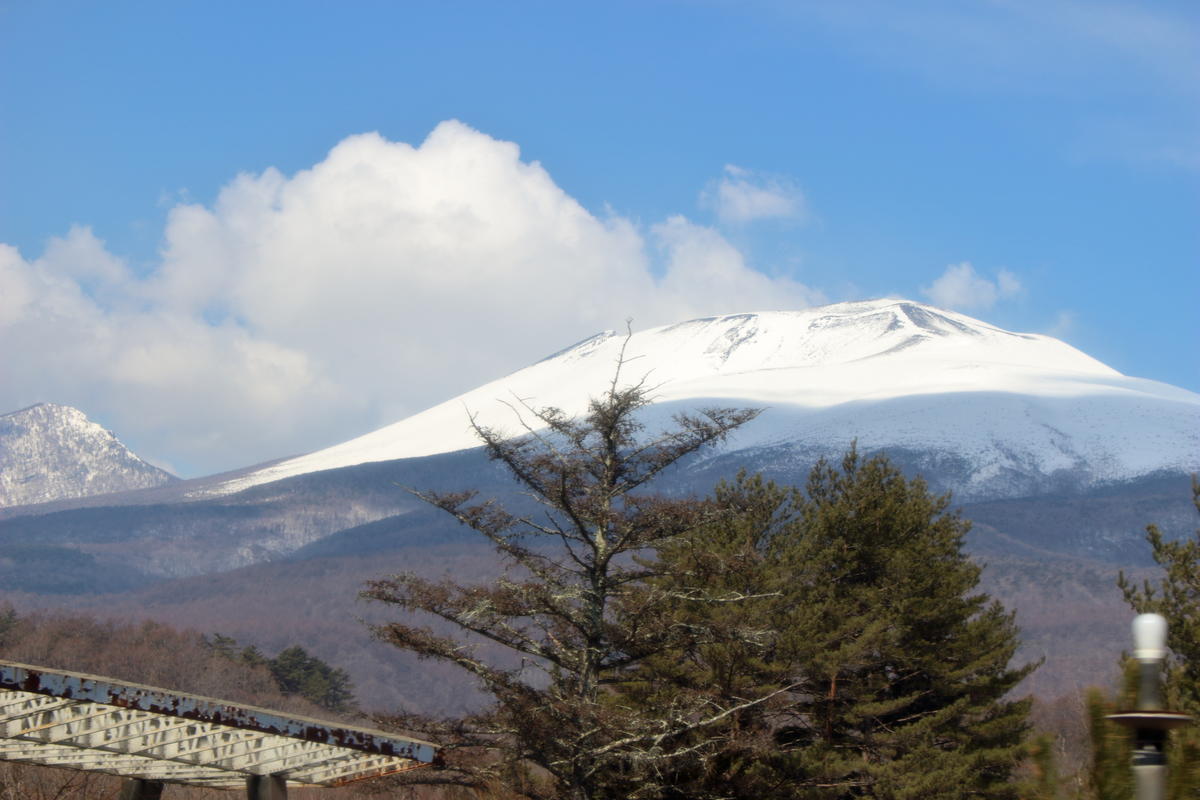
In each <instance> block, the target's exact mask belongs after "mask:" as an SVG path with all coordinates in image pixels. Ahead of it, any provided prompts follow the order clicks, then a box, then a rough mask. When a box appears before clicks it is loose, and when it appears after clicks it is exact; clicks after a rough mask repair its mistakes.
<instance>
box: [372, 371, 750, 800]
mask: <svg viewBox="0 0 1200 800" xmlns="http://www.w3.org/2000/svg"><path fill="white" fill-rule="evenodd" d="M624 363H625V361H624V353H622V356H621V359H620V360H619V361H618V366H617V369H616V372H615V374H614V377H613V380H612V382H611V385H610V386H609V387H608V389H607V391H605V392H604V393H603V394H602V395H601V396H600V397H598V398H595V399H593V400H592V401H591V402H590V404H589V407H588V411H587V413H586V415H584V416H583V417H582V418H579V419H574V418H571V417H568V416H567V415H566V414H564V413H563V412H562V411H561V410H559V409H557V408H534V407H532V406H530V405H529V404H528V403H526V402H523V401H522V402H520V403H517V404H514V414H515V416H516V417H517V419H518V420H519V421H520V423H521V425H522V427H523V434H522V435H520V436H515V437H514V436H506V435H504V434H502V433H500V432H498V431H496V430H494V429H492V428H488V427H484V426H482V425H480V424H478V422H477V421H476V420H474V419H473V420H472V424H473V425H474V427H475V431H476V433H477V434H478V436H479V439H480V440H481V442H482V443H483V444H484V446H485V447H486V449H487V453H488V455H489V456H490V457H491V458H492V459H494V460H496V461H498V462H500V463H501V464H503V465H504V467H506V468H507V470H508V472H509V473H511V475H512V476H513V478H515V479H516V482H517V483H518V484H519V486H520V487H521V489H522V490H523V492H524V494H525V495H526V497H527V498H529V499H530V500H531V501H532V502H531V503H529V504H528V505H529V506H530V507H531V508H532V509H533V510H532V511H529V512H528V513H525V512H518V511H511V510H509V509H507V508H505V507H504V506H502V505H501V504H499V503H498V502H495V501H492V500H485V501H482V502H480V501H478V499H477V498H476V495H475V493H474V492H469V491H467V492H461V493H453V494H434V493H419V492H418V493H417V494H418V496H420V497H421V498H422V499H424V500H426V501H427V502H429V503H431V504H433V505H434V506H437V507H438V508H441V509H443V510H445V511H446V512H447V513H449V514H451V515H453V516H454V517H455V518H456V519H458V520H459V522H461V523H462V524H464V525H467V526H469V527H470V528H472V529H474V530H475V531H477V532H479V533H480V534H482V535H483V536H484V537H486V539H487V540H488V541H489V542H490V543H491V545H492V546H493V547H494V548H495V549H496V550H497V551H498V552H499V553H500V554H501V555H502V556H503V558H504V560H505V563H506V565H507V569H506V571H505V573H504V576H503V577H502V578H501V579H500V580H498V581H496V582H495V583H492V584H488V585H461V584H458V583H455V582H453V581H451V580H441V581H434V580H429V579H426V578H422V577H418V576H416V575H413V574H404V575H398V576H395V577H393V578H390V579H386V580H378V581H373V582H371V583H370V584H368V587H367V588H366V590H365V591H364V592H363V595H364V596H365V597H367V598H370V599H374V600H379V601H382V602H385V603H390V604H393V605H395V606H397V607H398V608H400V609H402V610H404V611H406V612H418V613H423V614H426V615H432V616H433V617H435V618H438V619H440V620H443V621H445V622H448V623H450V626H449V627H450V629H451V630H453V631H454V633H452V634H451V635H445V634H442V633H439V632H436V631H435V630H434V629H433V628H431V627H429V626H427V625H424V624H421V621H420V620H414V619H413V618H412V617H409V618H407V619H406V620H405V621H397V622H393V623H390V624H386V625H381V626H378V627H376V628H375V631H376V634H377V635H378V636H379V637H380V638H381V639H383V640H385V641H388V642H390V643H392V644H394V645H396V646H398V647H401V648H403V649H405V650H410V651H413V652H415V653H417V654H418V655H420V656H423V657H428V658H433V659H437V660H439V661H443V662H448V663H451V664H455V665H457V666H458V667H460V668H462V669H464V670H466V671H467V672H469V673H471V674H472V675H474V676H475V677H476V678H477V679H478V681H479V682H480V684H481V685H482V687H483V688H484V689H485V691H486V692H487V693H488V694H490V696H491V698H492V699H493V703H492V705H491V707H490V708H489V709H488V711H487V712H486V713H485V714H483V715H481V716H480V717H478V718H476V719H474V720H473V721H471V722H470V723H462V722H459V723H455V724H453V725H451V726H442V727H441V729H440V730H431V729H429V728H425V729H424V730H425V731H426V732H427V733H428V734H429V735H433V736H438V735H441V736H443V737H445V736H449V743H450V744H451V747H450V748H449V749H450V751H451V753H452V756H451V758H452V761H453V763H454V764H455V765H456V767H457V769H456V770H454V773H455V774H454V775H453V776H451V775H446V776H443V779H444V780H447V781H452V780H459V781H461V782H463V783H474V784H476V785H480V786H484V785H489V784H491V785H494V783H495V781H496V780H497V779H498V778H499V779H502V780H503V782H504V784H505V785H506V786H507V788H508V790H510V791H516V792H519V793H520V794H521V795H523V796H527V797H564V798H566V797H569V798H574V799H577V800H593V798H601V797H638V796H648V795H652V794H654V791H655V790H654V786H655V785H656V782H655V779H654V776H655V774H656V772H657V771H658V768H659V767H660V766H661V765H662V763H663V761H664V759H669V758H671V757H672V756H673V755H675V754H676V753H675V750H676V749H677V748H678V747H680V746H686V747H693V746H694V744H695V737H694V736H691V737H683V736H682V735H681V734H683V733H684V732H686V731H695V730H698V729H703V728H704V727H705V726H706V725H713V724H714V723H715V722H717V721H719V720H721V719H724V718H725V717H726V716H727V715H728V714H729V713H732V712H731V710H730V709H729V708H722V707H714V706H713V705H712V704H711V702H710V701H708V700H705V702H704V703H702V704H696V703H689V702H686V701H683V700H681V701H680V702H679V703H675V704H672V703H665V704H664V705H663V706H662V707H659V708H656V709H653V710H647V709H644V708H643V709H637V708H633V707H631V706H629V705H626V704H622V703H621V702H620V701H619V700H618V699H617V698H618V695H617V694H616V693H615V692H612V691H611V690H610V688H609V687H610V686H611V685H612V684H613V683H615V682H617V681H619V680H622V679H623V677H624V676H628V675H629V674H630V672H631V670H632V669H633V668H634V667H636V666H637V665H638V664H639V663H641V662H642V661H643V660H644V659H646V658H647V657H649V656H651V655H653V654H655V653H660V652H663V651H664V650H667V649H669V648H671V647H674V646H678V644H679V641H680V638H681V637H687V636H691V635H695V631H690V630H687V629H686V628H684V627H681V626H678V625H674V624H672V623H671V621H670V620H666V619H663V618H661V615H659V614H657V613H656V604H657V603H658V601H659V600H660V599H661V596H660V594H659V592H661V591H670V589H669V583H668V584H664V585H665V586H666V587H667V588H664V589H661V590H657V589H652V588H648V586H649V584H648V583H647V581H646V579H647V578H648V577H650V576H651V573H652V568H651V567H649V566H647V564H648V563H649V558H648V557H649V556H651V555H652V554H653V552H655V551H656V550H657V549H659V548H661V547H662V546H663V545H664V544H665V543H667V542H669V541H671V540H672V539H674V538H676V537H681V536H684V535H686V534H688V533H689V532H691V531H693V530H695V529H696V528H697V527H698V526H700V525H702V524H704V523H708V522H711V521H712V520H713V518H714V515H715V514H717V513H718V512H717V511H716V508H715V506H714V505H712V504H711V503H710V502H708V501H704V500H696V499H691V498H672V497H666V496H663V495H660V494H654V493H652V492H651V491H649V489H648V487H649V485H650V484H651V483H652V482H653V481H654V480H655V479H656V478H658V477H660V476H661V475H662V474H663V472H664V471H665V470H667V469H669V468H670V467H671V466H672V465H675V464H677V463H678V462H679V461H680V459H683V458H685V457H687V456H689V455H690V454H692V453H695V452H696V451H698V450H700V449H702V448H704V447H706V446H708V445H711V444H713V443H716V442H719V441H721V440H722V439H724V437H725V436H726V435H727V434H729V433H730V432H731V431H733V430H734V429H736V428H738V427H739V426H741V425H743V424H745V423H746V422H748V421H750V420H751V419H753V418H754V417H755V416H756V415H757V413H758V412H757V411H755V410H746V409H728V408H712V409H705V410H703V411H700V412H697V413H695V414H681V415H678V416H676V417H675V418H674V424H673V425H672V426H671V427H670V428H669V429H668V430H665V431H661V432H653V433H652V434H651V435H649V436H647V435H646V434H647V431H646V429H645V428H644V426H643V424H642V423H641V422H640V421H639V419H638V412H639V410H640V409H642V408H643V407H645V406H646V405H648V404H649V402H650V398H649V389H648V388H647V386H646V384H645V380H644V379H643V381H641V382H638V383H635V384H633V385H622V384H621V367H622V366H623V365H624ZM720 599H722V600H728V599H730V598H727V597H726V598H720ZM443 625H444V623H443ZM443 629H444V628H443ZM748 702H757V700H751V701H748ZM410 723H411V721H410ZM414 724H415V723H414ZM443 741H446V740H445V739H443ZM683 741H686V742H688V744H686V745H680V744H679V743H680V742H683ZM454 753H457V754H458V755H459V756H460V757H459V758H458V759H457V760H456V761H455V760H454V756H453V754H454ZM414 777H415V779H416V780H427V779H429V778H431V777H432V776H414Z"/></svg>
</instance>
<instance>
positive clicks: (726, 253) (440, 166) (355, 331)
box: [0, 121, 822, 473]
mask: <svg viewBox="0 0 1200 800" xmlns="http://www.w3.org/2000/svg"><path fill="white" fill-rule="evenodd" d="M731 174H732V173H731ZM733 177H734V178H737V179H739V180H740V179H741V178H738V176H736V175H734V176H733ZM742 177H745V176H742ZM745 180H746V181H748V180H749V178H745ZM735 182H736V181H735ZM743 182H745V181H743ZM764 191H765V190H764ZM755 202H757V203H758V205H757V206H756V205H755ZM793 202H795V200H793ZM767 208H769V203H768V202H767V201H766V200H761V201H748V200H747V201H745V202H744V210H743V211H742V212H739V213H742V214H743V217H744V218H749V217H746V215H749V216H750V217H753V216H754V215H759V216H761V215H763V214H764V213H765V212H764V209H767ZM754 209H757V210H754ZM793 210H794V207H793ZM161 253H162V256H161V262H160V263H159V264H157V265H156V267H155V268H154V269H153V270H152V271H151V273H150V274H149V275H146V276H144V277H136V276H134V275H133V274H132V273H131V271H130V270H129V269H128V268H127V266H126V265H125V264H124V263H123V262H122V261H121V260H120V259H119V258H116V257H115V256H113V255H112V254H111V253H109V252H108V251H107V250H106V249H105V247H104V244H103V242H101V241H100V240H99V239H98V238H96V237H95V235H94V234H93V233H92V232H91V231H90V230H88V229H86V228H72V229H71V230H70V231H69V232H68V233H67V235H66V236H64V237H62V238H61V239H55V240H52V241H51V242H50V243H49V244H48V246H47V247H46V249H45V251H44V253H43V254H42V255H41V256H40V257H39V258H37V259H33V260H28V259H26V258H24V257H22V255H21V254H20V253H18V252H17V251H16V250H15V249H13V248H11V247H7V246H3V245H0V337H2V340H3V341H5V342H20V343H21V344H22V346H20V347H5V348H2V349H0V374H3V375H4V376H5V380H4V381H3V382H0V409H12V408H19V407H21V406H23V405H28V404H30V403H33V402H37V401H40V400H54V401H58V402H65V403H70V404H72V405H77V406H79V407H81V408H83V409H84V410H85V411H87V412H88V413H90V414H92V415H94V416H97V417H99V418H100V419H102V420H103V421H104V422H106V423H108V424H109V425H110V426H112V427H114V428H115V429H116V430H117V431H118V433H120V434H122V435H124V436H125V437H126V438H127V440H128V441H129V443H130V444H131V445H133V446H134V447H135V449H137V448H139V447H141V449H143V450H145V451H146V454H147V455H149V456H151V457H155V458H158V459H160V460H168V461H171V462H172V463H176V464H180V465H182V466H184V468H185V470H186V471H188V472H191V473H199V472H206V471H213V470H216V469H220V468H232V467H238V466H244V465H247V464H250V463H253V462H256V461H260V460H265V459H268V458H273V457H277V456H282V455H287V454H291V453H294V452H299V451H304V450H310V449H315V448H317V447H321V446H324V445H327V444H331V443H334V442H337V441H340V440H343V439H346V438H349V437H351V436H354V435H358V434H361V433H364V432H366V431H367V430H369V429H371V428H372V427H374V426H377V425H382V424H386V423H388V422H392V421H395V420H396V419H399V418H401V417H402V416H404V415H407V414H411V413H414V412H416V411H419V410H421V409H422V408H424V407H426V406H428V405H431V404H433V403H436V402H440V401H441V400H444V399H446V398H447V397H450V396H453V395H454V394H456V393H458V392H460V391H463V390H466V389H469V388H472V387H474V386H475V385H477V384H479V383H481V382H483V381H486V380H489V379H492V378H495V377H497V376H499V375H502V374H504V373H506V372H508V371H511V370H513V369H518V368H520V367H522V366H525V365H527V364H529V363H530V362H532V361H534V360H536V359H537V358H540V357H542V356H544V355H546V354H547V353H548V352H551V351H554V350H556V349H558V348H560V347H562V346H563V345H565V344H567V343H569V342H572V341H576V340H578V339H580V338H583V337H585V336H588V335H591V334H592V333H595V332H596V331H599V330H603V329H606V328H613V327H617V326H619V325H620V324H621V323H622V321H623V320H624V319H625V318H627V317H629V316H632V317H633V318H634V320H635V324H636V325H637V326H638V327H640V328H644V327H649V326H652V325H656V324H661V323H665V322H672V321H676V320H678V319H683V318H687V317H689V316H699V315H704V314H712V313H720V312H730V311H737V310H747V309H771V308H787V307H791V308H795V307H801V306H804V305H807V304H810V303H812V302H817V301H819V300H820V299H822V298H821V297H820V295H819V294H818V293H816V292H814V291H812V290H810V289H809V288H807V287H805V286H803V285H802V284H799V283H796V282H795V281H792V280H789V279H786V278H773V277H769V276H767V275H764V274H762V273H760V272H757V271H755V270H754V269H752V268H750V267H749V266H748V265H747V264H746V263H745V261H744V259H743V258H742V256H741V254H740V253H739V252H738V251H737V250H736V249H734V248H733V247H732V246H731V245H730V244H729V243H728V242H727V241H725V240H724V239H723V238H722V237H721V236H720V234H719V233H717V232H716V231H715V230H712V229H710V228H707V227H704V226H701V225H697V224H695V223H693V222H690V221H688V220H686V219H684V218H682V217H673V218H671V219H669V220H667V221H666V222H664V223H662V224H660V225H657V226H653V227H651V228H650V229H649V230H642V229H640V228H639V227H638V226H636V225H635V224H633V223H632V222H630V221H629V220H626V219H623V218H621V217H618V216H608V217H599V216H596V215H593V214H591V213H589V212H588V211H587V210H586V209H584V208H583V207H582V206H581V205H579V203H578V202H576V201H575V200H574V199H573V198H572V197H570V196H569V195H567V194H566V193H565V192H564V191H563V190H562V189H561V188H559V187H558V186H557V185H556V184H555V183H554V181H553V179H552V178H551V177H550V175H549V174H548V173H547V172H546V171H545V170H544V169H543V168H542V167H541V166H540V165H539V164H537V163H536V162H529V161H524V160H522V159H521V156H520V152H519V150H518V148H517V146H516V145H515V144H513V143H510V142H504V141H498V140H496V139H493V138H491V137H489V136H487V135H485V134H483V133H480V132H478V131H475V130H473V129H471V128H469V127H468V126H466V125H463V124H461V123H459V122H453V121H451V122H446V123H443V124H441V125H439V126H438V127H437V128H436V129H435V130H434V131H433V132H432V133H430V135H429V136H428V138H427V139H426V140H425V141H424V142H423V143H421V144H420V145H419V146H411V145H409V144H406V143H403V142H391V141H387V140H386V139H384V138H382V137H381V136H378V135H376V134H364V135H358V136H351V137H349V138H347V139H345V140H343V141H342V142H340V143H338V144H337V145H336V146H335V147H334V148H333V149H332V150H331V151H330V152H329V154H328V155H327V156H326V158H325V159H324V160H322V161H321V162H320V163H318V164H316V165H314V166H313V167H312V168H310V169H307V170H304V171H301V172H299V173H297V174H295V175H292V176H290V177H289V176H285V175H283V174H281V173H280V172H278V171H277V170H274V169H267V170H265V171H263V172H261V173H257V174H243V175H239V176H237V177H236V178H235V179H234V180H232V181H231V182H230V183H228V184H227V185H226V186H225V187H224V188H223V189H222V191H221V192H220V193H219V195H218V197H217V198H216V200H215V201H214V202H213V203H212V204H211V206H206V205H201V204H196V203H187V202H183V203H180V204H178V205H176V206H175V207H174V208H172V209H171V210H170V212H169V215H168V220H167V225H166V228H165V230H164V236H163V243H162V249H161ZM660 254H661V255H660ZM659 258H661V261H662V264H663V265H664V268H663V269H657V270H652V268H651V264H652V262H655V263H657V262H656V259H659Z"/></svg>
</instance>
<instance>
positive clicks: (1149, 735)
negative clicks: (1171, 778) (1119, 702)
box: [1108, 614, 1192, 800]
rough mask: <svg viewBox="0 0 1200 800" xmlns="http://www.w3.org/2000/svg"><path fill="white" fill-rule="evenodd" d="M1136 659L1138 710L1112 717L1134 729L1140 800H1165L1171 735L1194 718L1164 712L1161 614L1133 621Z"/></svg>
mask: <svg viewBox="0 0 1200 800" xmlns="http://www.w3.org/2000/svg"><path fill="white" fill-rule="evenodd" d="M1133 643H1134V650H1133V657H1134V658H1136V659H1137V660H1138V693H1137V706H1136V708H1134V710H1132V711H1122V712H1120V713H1117V714H1109V715H1108V718H1109V719H1111V720H1112V721H1113V722H1115V723H1117V724H1118V725H1123V726H1124V727H1126V728H1132V729H1133V783H1134V787H1135V795H1134V797H1136V799H1137V800H1164V798H1165V797H1166V792H1167V755H1166V744H1167V732H1168V731H1169V730H1171V729H1172V728H1181V727H1183V726H1184V725H1187V724H1188V723H1189V722H1191V721H1192V718H1191V717H1190V716H1189V715H1187V714H1184V713H1182V712H1180V711H1168V710H1166V709H1165V708H1163V696H1162V664H1163V661H1164V660H1165V659H1166V657H1167V621H1166V620H1165V619H1163V618H1162V617H1161V616H1159V615H1158V614H1140V615H1138V616H1137V617H1136V618H1135V619H1134V620H1133Z"/></svg>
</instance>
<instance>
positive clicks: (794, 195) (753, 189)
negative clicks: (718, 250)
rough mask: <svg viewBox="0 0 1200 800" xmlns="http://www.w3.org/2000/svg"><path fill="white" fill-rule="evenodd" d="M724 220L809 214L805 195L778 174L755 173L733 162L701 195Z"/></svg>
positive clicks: (704, 202)
mask: <svg viewBox="0 0 1200 800" xmlns="http://www.w3.org/2000/svg"><path fill="white" fill-rule="evenodd" d="M700 204H701V205H702V206H704V207H706V208H711V209H712V210H713V211H714V212H715V213H716V215H717V218H718V219H719V220H720V221H721V222H725V223H734V224H741V223H746V222H753V221H754V220H759V219H798V220H803V219H804V218H805V217H806V216H807V215H808V207H807V203H806V202H805V199H804V194H803V193H802V192H801V191H800V189H799V187H797V186H796V185H795V183H794V182H792V181H790V180H788V179H786V178H783V177H780V176H778V175H768V174H765V173H760V172H752V171H750V170H747V169H743V168H742V167H738V166H735V165H733V164H727V165H726V166H725V174H724V175H723V176H722V177H721V178H720V179H719V180H716V181H713V182H712V183H711V184H709V186H708V187H707V188H706V189H705V190H704V192H703V193H702V194H701V195H700Z"/></svg>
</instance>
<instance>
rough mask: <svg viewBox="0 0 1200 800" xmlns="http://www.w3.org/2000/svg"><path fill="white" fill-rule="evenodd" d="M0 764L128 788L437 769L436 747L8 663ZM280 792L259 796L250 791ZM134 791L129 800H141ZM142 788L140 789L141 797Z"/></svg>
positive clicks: (1, 665)
mask: <svg viewBox="0 0 1200 800" xmlns="http://www.w3.org/2000/svg"><path fill="white" fill-rule="evenodd" d="M0 759H6V760H11V761H22V762H26V763H31V764H42V765H46V766H54V767H66V768H69V769H80V770H89V771H94V772H105V773H109V774H112V775H119V776H122V777H125V778H129V779H131V781H132V783H131V786H134V787H135V788H136V787H137V786H141V787H145V786H152V787H158V788H157V790H156V791H154V793H153V794H150V793H147V794H145V795H144V796H147V797H150V796H154V797H157V796H158V792H159V791H161V785H162V784H163V783H181V784H190V785H195V786H211V787H215V788H232V787H239V786H243V785H244V786H246V787H247V791H248V793H249V794H250V796H251V797H252V798H253V797H260V796H261V797H267V796H271V797H282V796H284V795H283V794H280V792H281V791H282V792H284V793H286V786H287V784H288V783H294V784H299V785H306V786H340V785H343V784H346V783H350V782H353V781H358V780H363V779H365V778H372V777H377V776H380V775H389V774H392V773H396V772H401V771H404V770H409V769H413V768H415V767H421V766H426V765H429V764H433V763H436V762H437V760H438V753H437V747H436V745H433V744H430V743H429V742H423V741H419V740H416V739H407V738H403V737H400V736H395V735H393V734H389V733H384V732H382V731H374V730H369V729H366V728H357V727H350V726H346V725H341V724H338V723H331V722H323V721H321V720H315V719H309V718H306V717H299V716H291V715H284V714H282V713H280V712H276V711H269V710H267V709H262V708H255V707H253V706H239V705H234V704H231V703H227V702H225V701H222V700H214V699H211V698H207V697H199V696H196V695H187V694H181V693H178V692H171V691H168V690H165V689H156V688H153V687H150V686H141V685H138V684H133V683H125V682H123V681H117V680H112V679H110V678H103V677H97V676H94V675H83V674H80V673H74V672H62V671H59V670H50V669H45V668H42V667H35V666H30V665H27V664H16V663H10V662H4V661H0ZM256 786H267V787H274V788H273V789H271V790H270V791H271V792H273V794H269V793H268V791H267V790H263V791H262V792H259V791H257V790H256V789H255V788H254V787H256ZM135 788H129V787H127V792H126V795H125V796H130V797H140V796H143V795H141V794H137V793H136V791H135ZM137 791H140V790H137Z"/></svg>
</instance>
